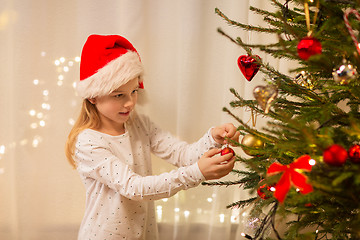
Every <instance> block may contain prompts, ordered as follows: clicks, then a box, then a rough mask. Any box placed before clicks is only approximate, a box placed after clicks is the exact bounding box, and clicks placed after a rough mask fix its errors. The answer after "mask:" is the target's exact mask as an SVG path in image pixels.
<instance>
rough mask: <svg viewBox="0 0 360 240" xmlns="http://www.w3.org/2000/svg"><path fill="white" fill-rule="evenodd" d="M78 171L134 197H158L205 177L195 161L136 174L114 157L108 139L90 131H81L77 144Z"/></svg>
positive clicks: (188, 185)
mask: <svg viewBox="0 0 360 240" xmlns="http://www.w3.org/2000/svg"><path fill="white" fill-rule="evenodd" d="M75 159H77V163H78V168H77V170H78V171H79V173H80V175H81V176H82V177H83V178H91V179H94V180H95V181H97V182H100V183H102V184H104V185H106V186H107V187H109V188H111V189H113V190H114V191H116V192H119V193H120V194H121V195H123V196H125V197H127V198H129V199H133V200H158V199H161V198H166V197H170V196H172V195H174V194H175V193H177V192H178V191H180V190H183V189H188V188H191V187H195V186H197V185H199V183H201V182H202V181H204V180H205V179H204V177H203V175H202V174H201V172H200V170H199V167H198V165H197V163H194V164H192V165H189V166H187V167H181V168H178V169H176V170H173V171H171V172H167V173H162V174H160V175H154V176H141V175H139V174H136V173H135V172H134V171H133V170H132V169H131V167H130V166H129V165H127V164H126V163H124V162H123V161H122V160H120V159H119V158H118V157H116V156H115V155H114V154H113V153H112V151H111V148H110V147H109V146H108V143H107V142H106V141H104V140H101V139H100V138H96V137H94V136H92V135H89V134H87V135H84V134H80V135H79V136H78V142H77V144H76V152H75Z"/></svg>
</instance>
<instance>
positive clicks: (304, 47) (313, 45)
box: [297, 37, 322, 60]
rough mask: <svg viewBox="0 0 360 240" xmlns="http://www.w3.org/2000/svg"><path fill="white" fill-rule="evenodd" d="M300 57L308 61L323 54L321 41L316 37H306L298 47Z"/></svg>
mask: <svg viewBox="0 0 360 240" xmlns="http://www.w3.org/2000/svg"><path fill="white" fill-rule="evenodd" d="M297 52H298V54H299V57H300V58H301V59H303V60H308V58H309V57H311V56H312V55H315V54H320V53H321V52H322V46H321V43H320V41H319V40H317V39H316V38H314V37H304V38H303V39H301V40H300V42H299V44H298V45H297Z"/></svg>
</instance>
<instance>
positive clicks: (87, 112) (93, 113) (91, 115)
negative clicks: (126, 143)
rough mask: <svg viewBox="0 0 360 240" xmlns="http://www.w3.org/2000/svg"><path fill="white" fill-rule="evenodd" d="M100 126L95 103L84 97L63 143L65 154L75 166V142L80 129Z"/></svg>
mask: <svg viewBox="0 0 360 240" xmlns="http://www.w3.org/2000/svg"><path fill="white" fill-rule="evenodd" d="M99 127H100V117H99V113H98V111H97V109H96V107H95V105H93V104H91V103H90V102H89V100H88V99H84V100H83V103H82V106H81V110H80V114H79V117H78V119H77V120H76V122H75V124H74V126H73V128H72V129H71V131H70V133H69V136H68V138H67V141H66V144H65V155H66V158H67V159H68V161H69V163H70V164H71V165H72V166H73V167H74V168H76V162H75V160H74V151H75V143H76V140H77V137H78V135H79V133H80V132H81V131H83V130H84V129H87V128H92V129H96V128H99Z"/></svg>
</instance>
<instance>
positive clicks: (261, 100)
mask: <svg viewBox="0 0 360 240" xmlns="http://www.w3.org/2000/svg"><path fill="white" fill-rule="evenodd" d="M277 93H278V90H277V88H276V87H275V86H274V85H269V86H257V87H255V88H254V92H253V94H254V97H255V99H256V100H257V102H258V104H259V105H260V107H261V108H262V109H263V110H264V112H265V113H269V109H270V106H271V104H272V102H273V101H274V100H275V98H276V96H277Z"/></svg>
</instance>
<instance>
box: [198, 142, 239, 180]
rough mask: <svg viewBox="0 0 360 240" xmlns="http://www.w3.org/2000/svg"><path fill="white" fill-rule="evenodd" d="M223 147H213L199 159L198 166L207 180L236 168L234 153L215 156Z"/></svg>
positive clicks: (219, 176)
mask: <svg viewBox="0 0 360 240" xmlns="http://www.w3.org/2000/svg"><path fill="white" fill-rule="evenodd" d="M220 152H221V149H219V148H213V149H211V150H209V151H207V152H206V153H204V155H203V156H202V157H201V158H200V159H199V161H198V166H199V169H200V171H201V173H202V174H203V176H204V177H205V179H206V180H212V179H219V178H221V177H224V176H226V175H227V174H228V173H230V172H231V170H232V169H233V168H234V164H235V157H234V155H233V154H232V153H229V154H226V155H223V156H220V155H218V156H215V155H216V154H219V153H220Z"/></svg>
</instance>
